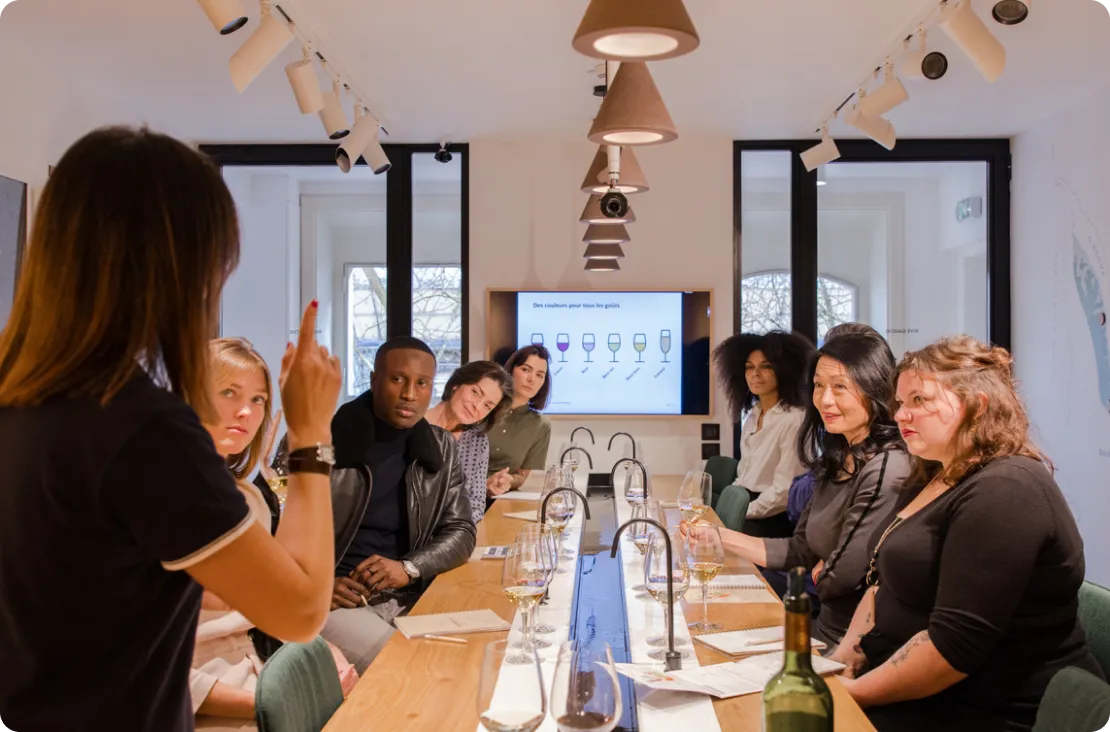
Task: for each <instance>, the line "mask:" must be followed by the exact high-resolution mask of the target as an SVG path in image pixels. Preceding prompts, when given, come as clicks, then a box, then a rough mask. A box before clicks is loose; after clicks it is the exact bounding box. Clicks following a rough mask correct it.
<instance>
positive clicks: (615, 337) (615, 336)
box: [609, 333, 621, 363]
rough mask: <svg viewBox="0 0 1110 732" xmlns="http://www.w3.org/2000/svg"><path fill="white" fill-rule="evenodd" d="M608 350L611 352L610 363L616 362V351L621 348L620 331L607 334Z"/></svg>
mask: <svg viewBox="0 0 1110 732" xmlns="http://www.w3.org/2000/svg"><path fill="white" fill-rule="evenodd" d="M609 350H610V351H612V352H613V361H612V363H616V362H617V351H619V350H621V334H620V333H610V334H609Z"/></svg>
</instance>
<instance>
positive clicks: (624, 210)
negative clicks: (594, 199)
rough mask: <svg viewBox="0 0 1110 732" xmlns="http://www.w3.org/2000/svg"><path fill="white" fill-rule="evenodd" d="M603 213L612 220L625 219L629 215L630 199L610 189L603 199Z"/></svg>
mask: <svg viewBox="0 0 1110 732" xmlns="http://www.w3.org/2000/svg"><path fill="white" fill-rule="evenodd" d="M601 213H603V214H605V216H606V217H607V218H610V219H622V218H624V217H625V216H627V215H628V197H627V196H625V195H624V194H623V193H621V192H620V191H617V190H613V189H612V188H610V189H609V192H608V193H606V194H605V195H604V196H602V197H601Z"/></svg>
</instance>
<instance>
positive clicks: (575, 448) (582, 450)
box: [559, 445, 594, 470]
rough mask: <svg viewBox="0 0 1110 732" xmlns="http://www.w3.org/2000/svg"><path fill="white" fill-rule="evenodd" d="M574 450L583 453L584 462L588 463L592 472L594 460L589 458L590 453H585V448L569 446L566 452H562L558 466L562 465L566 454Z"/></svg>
mask: <svg viewBox="0 0 1110 732" xmlns="http://www.w3.org/2000/svg"><path fill="white" fill-rule="evenodd" d="M574 450H578V451H579V452H581V453H585V455H586V462H588V463H589V464H590V470H593V469H594V459H593V458H592V457H590V453H588V452H586V448H584V447H579V446H578V445H571V446H570V447H568V448H567V449H566V450H563V454H562V455H560V456H559V464H560V465H562V464H563V459H564V458H566V456H567V453H568V452H573V451H574Z"/></svg>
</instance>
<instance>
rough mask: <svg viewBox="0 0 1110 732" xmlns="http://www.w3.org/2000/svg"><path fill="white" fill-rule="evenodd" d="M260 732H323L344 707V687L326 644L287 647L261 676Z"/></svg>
mask: <svg viewBox="0 0 1110 732" xmlns="http://www.w3.org/2000/svg"><path fill="white" fill-rule="evenodd" d="M254 702H255V718H256V719H257V721H258V729H259V732H320V730H322V729H323V728H324V725H325V724H327V723H328V720H329V719H331V717H332V715H333V714H335V710H336V709H338V708H339V705H340V704H342V703H343V687H342V686H340V684H339V672H338V670H337V669H336V666H335V658H334V657H333V656H332V654H331V649H329V648H328V644H327V641H325V640H324V639H323V638H320V637H317V638H316V640H314V641H312V642H311V643H286V644H285V645H283V646H282V647H281V648H279V649H278V650H277V651H275V652H274V655H273V656H271V657H270V660H268V661H267V662H266V663H265V665H263V666H262V672H261V673H260V674H259V675H258V686H257V688H256V689H255V693H254Z"/></svg>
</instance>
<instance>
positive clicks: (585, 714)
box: [551, 640, 622, 732]
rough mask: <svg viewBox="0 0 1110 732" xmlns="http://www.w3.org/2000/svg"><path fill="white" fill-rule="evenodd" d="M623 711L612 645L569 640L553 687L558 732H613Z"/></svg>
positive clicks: (561, 649) (552, 713)
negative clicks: (610, 646)
mask: <svg viewBox="0 0 1110 732" xmlns="http://www.w3.org/2000/svg"><path fill="white" fill-rule="evenodd" d="M621 711H622V706H621V685H620V681H619V680H618V679H617V670H616V667H615V666H614V665H613V652H612V650H610V648H609V644H608V643H605V642H602V641H594V642H590V641H581V640H569V641H567V642H566V643H564V644H563V645H561V646H560V647H559V658H558V660H557V661H556V662H555V680H554V682H553V684H552V686H551V716H552V717H553V718H554V719H555V724H556V726H558V728H559V732H611V731H612V730H613V729H614V728H615V727H616V726H617V723H618V722H619V721H620V715H621Z"/></svg>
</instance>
